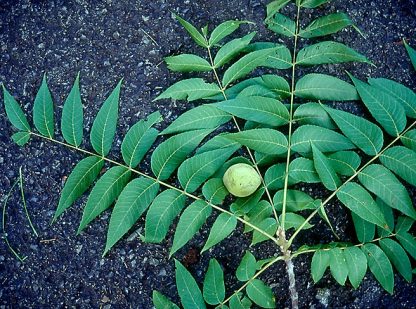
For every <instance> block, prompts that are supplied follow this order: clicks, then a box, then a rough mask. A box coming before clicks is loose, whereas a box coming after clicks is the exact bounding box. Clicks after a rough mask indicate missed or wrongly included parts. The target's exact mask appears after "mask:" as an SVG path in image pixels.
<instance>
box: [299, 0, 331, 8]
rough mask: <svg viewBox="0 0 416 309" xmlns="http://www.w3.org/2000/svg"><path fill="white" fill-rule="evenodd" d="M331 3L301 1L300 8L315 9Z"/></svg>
mask: <svg viewBox="0 0 416 309" xmlns="http://www.w3.org/2000/svg"><path fill="white" fill-rule="evenodd" d="M329 1H330V0H302V1H300V6H301V7H304V8H308V9H314V8H316V7H318V6H320V5H322V4H324V3H327V2H329Z"/></svg>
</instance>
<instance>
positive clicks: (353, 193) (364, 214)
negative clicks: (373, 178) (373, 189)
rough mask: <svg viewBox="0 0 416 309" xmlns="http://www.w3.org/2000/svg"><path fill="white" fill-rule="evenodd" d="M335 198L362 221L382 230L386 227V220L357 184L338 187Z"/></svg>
mask: <svg viewBox="0 0 416 309" xmlns="http://www.w3.org/2000/svg"><path fill="white" fill-rule="evenodd" d="M337 197H338V199H339V200H340V201H341V203H342V204H344V205H345V206H346V207H347V208H349V209H350V210H351V211H352V212H354V213H355V214H356V215H358V216H359V217H361V218H362V219H364V220H367V221H369V222H371V223H374V224H376V225H378V226H380V227H382V228H385V227H387V223H386V220H385V218H384V216H383V213H382V212H381V210H380V208H379V207H378V206H377V204H376V202H375V201H374V200H373V198H372V197H371V195H370V193H368V192H367V191H366V190H365V189H364V188H363V187H361V186H360V185H359V184H357V183H352V182H349V183H346V184H344V185H343V186H341V187H340V189H339V191H338V192H337Z"/></svg>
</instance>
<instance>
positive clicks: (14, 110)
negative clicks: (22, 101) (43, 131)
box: [2, 84, 30, 131]
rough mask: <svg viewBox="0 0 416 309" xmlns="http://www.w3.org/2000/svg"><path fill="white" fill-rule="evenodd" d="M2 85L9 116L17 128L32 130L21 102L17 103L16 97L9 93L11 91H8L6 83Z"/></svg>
mask: <svg viewBox="0 0 416 309" xmlns="http://www.w3.org/2000/svg"><path fill="white" fill-rule="evenodd" d="M2 87H3V100H4V107H5V109H6V114H7V118H8V119H9V121H10V122H11V124H12V125H13V126H14V127H15V128H16V129H18V130H20V131H30V126H29V123H28V122H27V118H26V116H25V114H24V113H23V110H22V108H21V107H20V105H19V103H17V101H16V100H15V98H14V97H13V96H12V95H11V94H10V93H9V91H7V89H6V87H4V84H2Z"/></svg>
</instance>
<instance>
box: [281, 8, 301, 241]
mask: <svg viewBox="0 0 416 309" xmlns="http://www.w3.org/2000/svg"><path fill="white" fill-rule="evenodd" d="M299 15H300V5H298V6H297V13H296V28H295V37H294V43H293V56H292V58H293V59H292V80H291V86H290V87H291V91H290V109H289V132H288V135H287V140H288V147H287V156H286V168H285V180H284V187H283V204H282V220H281V221H282V222H281V226H280V228H281V230H282V234H283V235H284V231H285V220H286V205H287V189H288V184H289V165H290V156H291V139H292V129H293V128H292V126H293V104H294V100H295V74H296V49H297V44H298V34H299Z"/></svg>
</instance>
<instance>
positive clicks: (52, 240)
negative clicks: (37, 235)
mask: <svg viewBox="0 0 416 309" xmlns="http://www.w3.org/2000/svg"><path fill="white" fill-rule="evenodd" d="M56 240H58V238H51V239H41V240H39V242H40V243H42V244H43V243H50V242H54V241H56Z"/></svg>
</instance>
